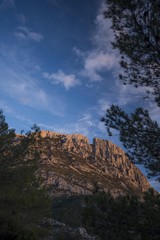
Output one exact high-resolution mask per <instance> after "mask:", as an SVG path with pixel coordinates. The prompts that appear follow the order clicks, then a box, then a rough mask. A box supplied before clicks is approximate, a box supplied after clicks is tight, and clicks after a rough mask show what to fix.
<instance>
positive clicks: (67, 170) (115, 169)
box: [40, 131, 150, 196]
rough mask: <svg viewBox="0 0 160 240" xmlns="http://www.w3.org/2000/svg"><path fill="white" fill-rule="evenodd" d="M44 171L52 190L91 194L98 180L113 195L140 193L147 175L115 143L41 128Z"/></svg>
mask: <svg viewBox="0 0 160 240" xmlns="http://www.w3.org/2000/svg"><path fill="white" fill-rule="evenodd" d="M40 135H41V137H42V141H41V146H40V149H41V163H42V164H41V172H42V176H43V178H44V179H45V183H46V184H47V185H48V186H50V189H51V194H52V195H53V196H59V195H63V194H68V195H73V194H89V193H91V191H92V190H93V188H94V185H95V183H96V184H98V186H99V187H100V188H101V189H103V190H105V191H111V192H112V193H113V194H114V195H119V194H128V193H131V192H133V193H135V194H140V193H142V192H144V191H146V190H147V189H148V188H150V185H149V183H148V181H147V179H146V177H145V176H144V175H143V174H142V173H141V171H140V170H139V169H138V168H137V167H136V166H135V165H134V164H133V163H132V162H131V161H130V160H129V159H128V158H127V157H126V155H125V153H124V151H123V150H122V149H120V148H119V147H117V146H116V145H115V144H113V143H111V142H109V141H107V140H102V139H98V138H95V139H94V140H93V144H90V143H89V140H88V139H87V137H85V136H83V135H81V134H60V133H55V132H49V131H41V133H40Z"/></svg>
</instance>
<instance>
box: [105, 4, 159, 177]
mask: <svg viewBox="0 0 160 240" xmlns="http://www.w3.org/2000/svg"><path fill="white" fill-rule="evenodd" d="M106 3H107V5H106V11H105V13H104V16H105V17H106V18H109V19H111V21H112V29H113V31H114V36H115V39H114V42H113V48H116V49H118V50H119V52H120V55H121V61H120V65H121V67H122V69H123V70H124V71H123V73H122V74H120V76H119V77H120V80H122V82H123V84H124V85H126V84H132V85H133V86H134V87H136V88H137V87H145V90H146V96H145V98H146V97H147V98H149V97H152V98H151V99H152V101H153V102H155V103H156V104H157V106H158V107H160V81H159V80H160V28H159V25H160V11H159V7H160V2H159V1H157V0H155V1H150V0H130V1H127V2H126V1H124V0H106ZM153 97H154V98H153ZM102 121H104V123H105V126H106V127H107V131H108V134H109V135H112V133H111V132H112V129H116V130H117V131H118V133H119V136H120V141H121V142H122V143H123V145H124V147H125V148H126V149H127V150H128V155H129V157H130V158H131V159H133V160H134V161H135V162H136V163H139V164H144V165H145V167H146V168H147V169H148V173H149V176H157V179H158V176H159V174H160V154H159V149H160V138H159V136H160V127H159V125H158V123H157V122H155V121H153V120H152V119H151V118H150V116H149V113H148V111H147V110H144V109H143V108H137V109H136V110H135V112H134V113H131V114H130V115H129V114H127V113H126V112H125V111H123V110H122V109H121V108H120V107H118V106H116V105H112V106H111V107H110V108H109V109H107V112H106V116H105V117H104V118H103V119H102ZM158 180H160V179H158Z"/></svg>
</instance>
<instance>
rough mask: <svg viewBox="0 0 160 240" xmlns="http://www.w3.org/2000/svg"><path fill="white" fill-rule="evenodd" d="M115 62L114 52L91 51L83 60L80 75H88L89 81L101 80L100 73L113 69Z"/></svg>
mask: <svg viewBox="0 0 160 240" xmlns="http://www.w3.org/2000/svg"><path fill="white" fill-rule="evenodd" d="M116 63H117V59H116V57H115V55H114V54H109V53H104V52H91V53H90V54H89V55H88V56H87V57H86V58H85V60H84V70H82V75H84V76H87V77H89V78H90V80H91V81H101V80H102V77H101V74H100V73H102V72H104V71H107V70H111V69H113V68H114V67H115V65H116Z"/></svg>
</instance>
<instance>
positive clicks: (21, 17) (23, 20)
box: [16, 13, 28, 24]
mask: <svg viewBox="0 0 160 240" xmlns="http://www.w3.org/2000/svg"><path fill="white" fill-rule="evenodd" d="M16 18H17V20H18V21H19V22H20V24H25V23H26V22H27V20H28V19H27V17H26V16H25V15H24V14H23V13H20V14H19V15H17V16H16Z"/></svg>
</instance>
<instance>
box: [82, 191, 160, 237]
mask: <svg viewBox="0 0 160 240" xmlns="http://www.w3.org/2000/svg"><path fill="white" fill-rule="evenodd" d="M83 224H84V227H86V228H87V230H88V232H89V233H91V234H94V235H95V236H97V239H100V240H104V239H110V240H117V239H118V240H121V239H122V240H127V239H130V240H137V239H138V240H143V239H146V240H151V239H152V240H158V239H159V238H160V196H159V195H155V193H154V191H152V190H149V191H148V192H147V193H146V194H145V196H144V199H143V201H141V200H140V199H138V198H137V197H136V196H119V197H117V198H113V197H112V196H111V195H110V194H109V193H105V192H98V193H96V194H93V195H91V196H87V197H86V201H85V207H84V211H83Z"/></svg>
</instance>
